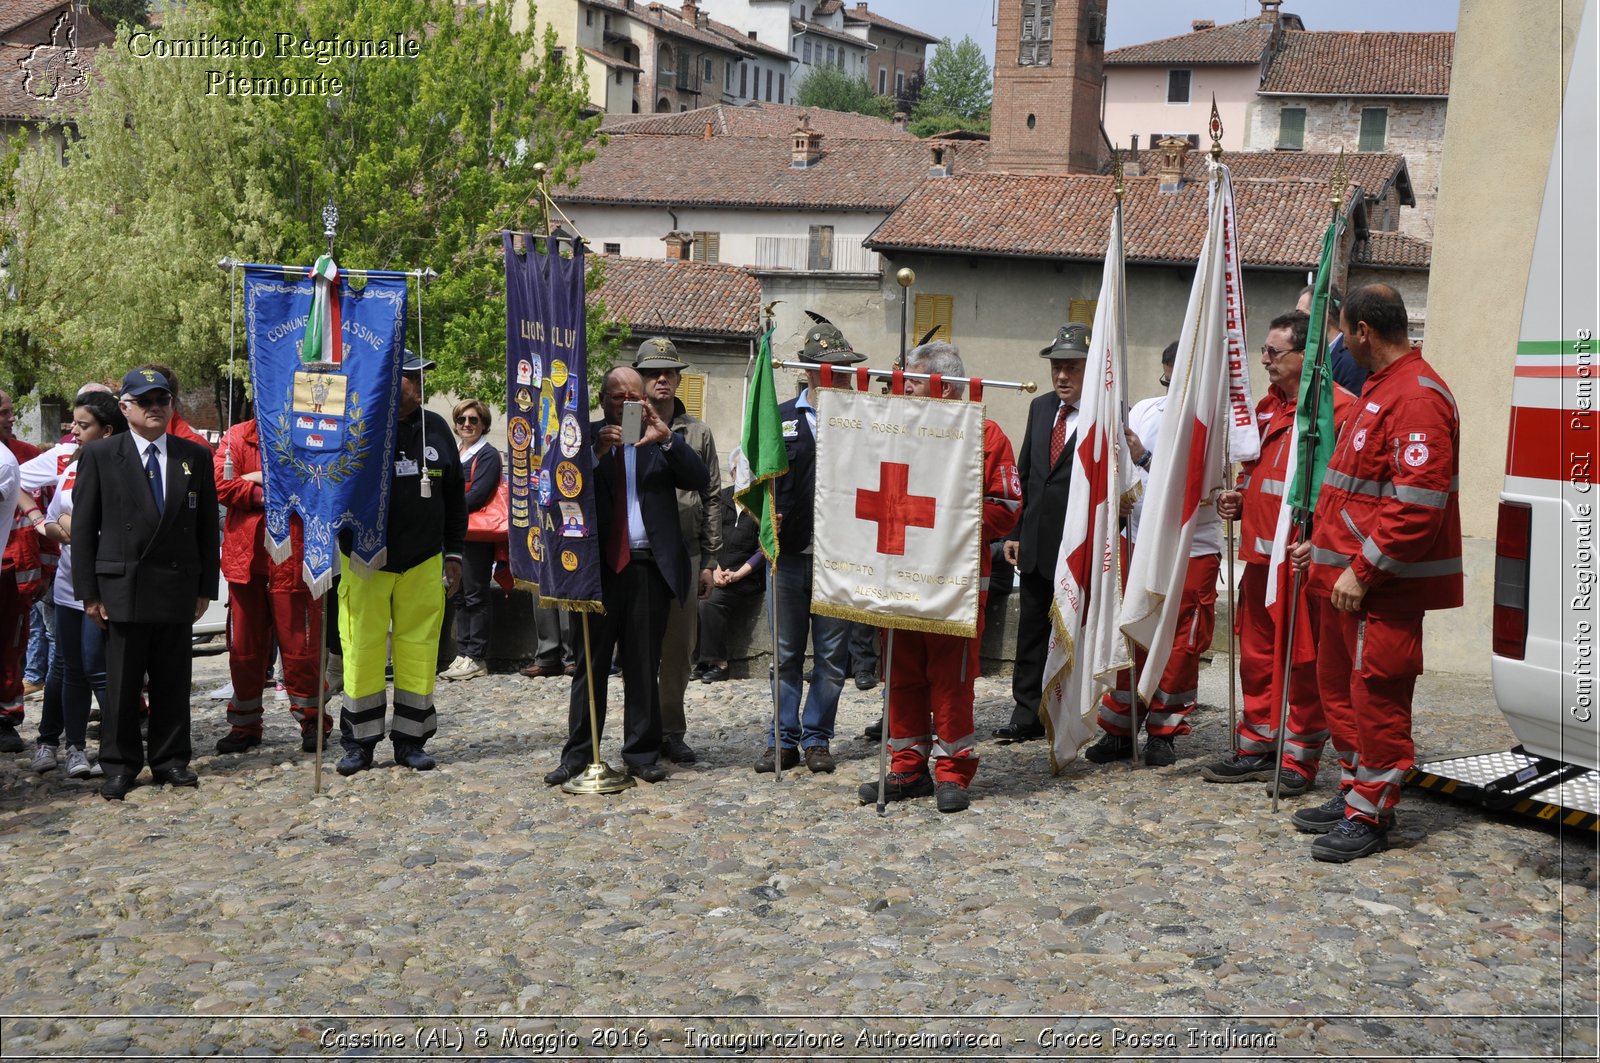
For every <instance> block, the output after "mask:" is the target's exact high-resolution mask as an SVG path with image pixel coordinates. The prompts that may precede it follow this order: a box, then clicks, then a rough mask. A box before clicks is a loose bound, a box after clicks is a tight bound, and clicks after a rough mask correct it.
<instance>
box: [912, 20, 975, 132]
mask: <svg viewBox="0 0 1600 1063" xmlns="http://www.w3.org/2000/svg"><path fill="white" fill-rule="evenodd" d="M992 96H993V82H992V81H991V80H990V78H989V60H988V58H987V57H986V56H985V55H984V54H983V49H982V48H980V47H979V46H978V42H977V41H975V40H973V39H972V38H971V37H963V38H961V43H960V44H951V43H950V38H949V37H946V38H945V39H944V40H942V41H940V42H939V43H938V45H937V46H935V48H934V50H933V58H931V59H929V60H928V70H927V74H926V76H925V77H924V79H923V84H922V95H921V98H920V99H919V100H918V101H917V109H916V112H915V114H914V115H913V117H914V118H922V117H924V116H930V117H931V116H935V115H944V114H949V115H957V116H959V117H961V118H964V119H966V121H967V123H972V122H976V121H983V122H985V123H987V122H988V119H989V103H990V100H991V98H992ZM967 128H971V126H970V124H969V125H968V126H967Z"/></svg>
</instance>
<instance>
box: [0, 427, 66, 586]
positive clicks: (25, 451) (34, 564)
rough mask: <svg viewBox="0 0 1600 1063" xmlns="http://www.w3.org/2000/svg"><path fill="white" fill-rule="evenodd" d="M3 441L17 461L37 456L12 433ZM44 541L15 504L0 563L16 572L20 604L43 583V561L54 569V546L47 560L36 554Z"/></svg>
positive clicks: (39, 552) (37, 449)
mask: <svg viewBox="0 0 1600 1063" xmlns="http://www.w3.org/2000/svg"><path fill="white" fill-rule="evenodd" d="M5 443H6V446H7V447H10V448H11V453H12V454H14V455H16V458H17V464H18V465H21V464H22V463H23V462H25V461H27V460H28V459H30V458H36V457H38V456H39V453H40V451H39V448H38V447H36V446H34V445H33V444H32V443H24V442H23V441H22V440H20V439H17V438H14V437H13V438H11V439H8V440H6V441H5ZM44 543H45V540H44V539H42V538H40V537H39V536H37V535H34V534H33V522H32V521H30V520H29V519H28V518H27V517H24V516H23V515H22V507H21V506H18V507H17V509H16V512H14V513H12V514H11V538H10V539H7V540H6V549H5V554H4V555H3V560H0V567H3V568H4V569H5V570H6V571H7V572H15V573H16V574H17V593H18V594H20V595H21V596H22V597H23V599H24V604H26V600H27V599H29V598H32V597H33V595H34V593H35V592H37V591H38V589H39V588H40V587H41V586H43V585H44V577H45V572H44V565H45V564H46V563H48V564H49V565H50V566H51V571H52V572H54V571H55V569H54V566H55V563H56V554H57V550H50V551H49V555H50V556H49V560H48V562H46V561H45V560H44V559H43V558H41V556H40V554H41V552H42V551H41V548H42V547H43V546H44ZM51 545H52V546H53V545H54V544H51ZM57 549H59V548H57ZM23 611H24V612H26V611H27V610H26V609H24V610H23Z"/></svg>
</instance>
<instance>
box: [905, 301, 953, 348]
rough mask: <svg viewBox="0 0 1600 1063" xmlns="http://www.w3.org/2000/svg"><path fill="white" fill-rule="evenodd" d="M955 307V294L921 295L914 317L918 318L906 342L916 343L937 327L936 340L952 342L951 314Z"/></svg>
mask: <svg viewBox="0 0 1600 1063" xmlns="http://www.w3.org/2000/svg"><path fill="white" fill-rule="evenodd" d="M954 309H955V296H953V295H919V296H917V301H916V306H915V307H914V312H913V315H912V316H913V317H914V318H915V319H916V323H915V325H913V326H912V329H911V335H910V336H908V337H907V338H906V342H907V343H910V344H915V343H917V342H918V341H919V340H921V339H922V337H924V336H926V335H927V334H928V330H929V329H932V328H937V329H938V330H939V331H938V332H937V333H935V334H934V336H933V338H934V339H936V340H943V341H944V342H946V343H949V342H950V338H951V335H952V333H951V331H950V316H951V313H952V312H953V311H954Z"/></svg>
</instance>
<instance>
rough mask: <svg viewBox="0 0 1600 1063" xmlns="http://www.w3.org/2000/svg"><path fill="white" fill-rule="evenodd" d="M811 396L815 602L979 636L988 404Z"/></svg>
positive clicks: (883, 621)
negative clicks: (813, 410) (814, 427)
mask: <svg viewBox="0 0 1600 1063" xmlns="http://www.w3.org/2000/svg"><path fill="white" fill-rule="evenodd" d="M813 401H815V403H816V407H817V459H816V530H815V532H814V534H813V538H812V558H811V564H812V572H813V576H812V609H813V610H814V611H815V612H818V613H821V614H823V615H824V616H835V617H840V618H842V619H846V620H858V621H862V622H864V623H868V624H871V625H873V626H874V627H894V628H909V629H913V630H917V631H932V632H937V633H940V634H946V635H958V636H963V637H967V638H971V637H973V636H975V635H976V634H977V625H978V591H979V551H980V550H982V548H983V541H982V540H983V535H982V527H983V406H982V405H981V404H979V403H976V402H967V401H964V400H952V399H932V398H913V397H910V396H904V395H873V394H867V393H861V392H854V391H844V390H840V389H832V388H829V389H823V390H822V391H820V393H818V394H817V395H815V396H814V399H813Z"/></svg>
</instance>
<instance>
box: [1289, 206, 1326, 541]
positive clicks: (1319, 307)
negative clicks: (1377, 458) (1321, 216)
mask: <svg viewBox="0 0 1600 1063" xmlns="http://www.w3.org/2000/svg"><path fill="white" fill-rule="evenodd" d="M1337 230H1338V224H1337V223H1336V222H1330V223H1329V224H1328V231H1327V232H1326V233H1325V234H1324V235H1323V237H1322V261H1321V262H1319V263H1318V264H1317V280H1316V283H1315V285H1314V286H1313V290H1312V294H1311V326H1310V328H1309V330H1308V331H1307V335H1306V346H1307V347H1308V348H1310V350H1311V351H1312V352H1314V354H1313V356H1312V357H1311V358H1310V359H1308V360H1307V362H1306V368H1305V371H1304V372H1302V373H1301V374H1300V399H1299V405H1298V407H1297V408H1296V414H1295V435H1296V436H1297V437H1298V439H1297V444H1296V450H1295V455H1296V457H1295V463H1294V478H1293V479H1292V480H1291V481H1290V482H1289V495H1288V503H1289V505H1290V506H1292V507H1293V508H1294V509H1295V510H1297V511H1298V512H1299V513H1300V514H1301V515H1302V516H1303V517H1307V518H1309V517H1310V515H1311V514H1312V513H1313V512H1314V511H1315V510H1316V508H1317V494H1318V493H1319V492H1320V491H1321V490H1322V474H1323V473H1324V472H1326V471H1327V470H1328V461H1329V459H1330V458H1332V457H1333V367H1332V366H1330V365H1329V364H1328V343H1327V332H1326V321H1327V315H1328V309H1329V307H1328V288H1329V284H1330V280H1331V277H1332V274H1333V249H1334V246H1335V243H1336V241H1337V240H1338V232H1337ZM1335 313H1337V311H1335Z"/></svg>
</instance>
